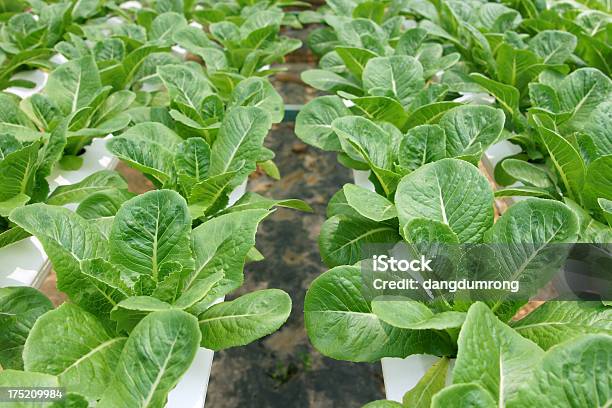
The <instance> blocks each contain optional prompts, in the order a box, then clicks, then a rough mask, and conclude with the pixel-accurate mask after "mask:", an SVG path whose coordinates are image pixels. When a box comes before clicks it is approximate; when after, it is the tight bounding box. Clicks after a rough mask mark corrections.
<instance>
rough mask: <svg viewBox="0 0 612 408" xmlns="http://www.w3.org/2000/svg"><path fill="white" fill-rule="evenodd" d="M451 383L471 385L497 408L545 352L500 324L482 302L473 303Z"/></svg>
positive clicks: (518, 385)
mask: <svg viewBox="0 0 612 408" xmlns="http://www.w3.org/2000/svg"><path fill="white" fill-rule="evenodd" d="M458 345H459V351H458V353H457V362H456V363H455V368H454V369H453V384H461V383H474V384H477V385H480V386H481V387H483V388H484V389H485V390H487V391H488V392H489V393H490V395H491V396H493V400H496V401H499V403H500V405H504V404H507V403H508V401H510V400H512V399H513V398H514V397H515V396H516V394H517V392H518V390H519V388H520V387H521V386H522V385H523V384H524V382H525V379H526V378H528V377H529V375H530V374H531V371H532V370H533V369H534V367H535V366H536V365H537V364H538V361H539V360H540V359H541V358H542V356H543V355H544V352H543V351H542V349H541V348H539V347H538V346H537V345H536V344H535V343H533V342H531V341H530V340H527V339H525V338H523V337H521V336H520V335H519V334H518V333H516V332H515V331H514V330H512V329H511V328H510V327H508V326H506V325H505V324H504V323H502V322H501V321H500V320H499V319H498V318H497V317H495V315H494V314H493V312H491V311H490V310H489V308H488V307H487V306H485V305H484V304H483V303H480V302H479V303H475V304H473V305H472V306H471V307H470V309H469V311H468V314H467V318H466V320H465V323H464V324H463V327H462V329H461V332H460V333H459V340H458Z"/></svg>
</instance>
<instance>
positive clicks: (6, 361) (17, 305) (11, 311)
mask: <svg viewBox="0 0 612 408" xmlns="http://www.w3.org/2000/svg"><path fill="white" fill-rule="evenodd" d="M51 309H53V305H52V304H51V301H50V300H49V299H47V297H46V296H45V295H43V294H42V293H40V292H39V291H38V290H36V289H34V288H29V287H7V288H0V326H2V328H3V329H2V333H0V366H2V368H4V369H5V370H6V369H9V368H13V369H23V360H22V354H23V345H24V343H25V341H26V339H27V337H28V334H29V333H30V329H31V328H32V326H33V325H34V323H35V322H36V320H37V319H38V318H39V317H40V316H41V315H43V314H44V313H45V312H48V311H49V310H51Z"/></svg>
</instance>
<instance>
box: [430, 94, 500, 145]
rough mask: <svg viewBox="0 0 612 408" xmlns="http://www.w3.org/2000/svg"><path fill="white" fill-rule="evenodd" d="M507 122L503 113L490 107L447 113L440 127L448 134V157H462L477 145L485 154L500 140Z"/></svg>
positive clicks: (463, 109) (468, 107)
mask: <svg viewBox="0 0 612 408" xmlns="http://www.w3.org/2000/svg"><path fill="white" fill-rule="evenodd" d="M505 120H506V117H505V115H504V112H503V111H501V110H500V109H495V108H491V107H489V106H475V105H472V106H470V105H465V106H460V107H457V108H454V109H451V110H450V111H448V112H446V113H445V114H444V116H442V118H441V119H440V123H439V125H440V127H442V128H443V129H444V132H445V134H446V155H447V157H456V156H461V155H462V154H465V153H466V152H468V151H469V149H470V148H471V147H472V146H475V145H477V144H480V149H478V151H479V152H484V150H486V149H487V148H488V147H489V146H490V145H492V144H493V143H495V142H496V141H497V140H498V138H499V136H500V135H501V132H502V130H503V128H504V122H505Z"/></svg>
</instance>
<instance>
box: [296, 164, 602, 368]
mask: <svg viewBox="0 0 612 408" xmlns="http://www.w3.org/2000/svg"><path fill="white" fill-rule="evenodd" d="M328 217H329V218H328V220H327V221H326V222H325V224H324V225H323V227H322V229H321V235H320V238H319V247H320V250H321V254H322V257H323V259H324V261H325V263H326V264H327V265H329V266H330V267H334V268H333V269H331V270H329V271H328V272H326V273H324V274H323V275H321V276H320V277H319V278H317V279H316V280H315V281H314V282H313V283H312V285H311V287H310V289H309V290H308V293H307V295H306V301H305V306H304V314H305V323H306V327H307V331H308V334H309V337H310V339H311V341H312V343H313V344H314V345H315V347H317V349H319V351H321V352H322V353H324V354H326V355H328V356H331V357H334V358H339V359H344V360H351V361H373V360H378V359H380V358H382V357H406V356H407V355H410V354H419V353H428V354H435V355H440V356H452V355H454V353H455V352H456V343H455V340H453V338H454V336H453V334H452V330H450V331H449V330H447V329H453V328H458V327H460V326H461V324H462V319H461V317H460V314H459V315H457V314H456V313H457V312H465V311H466V310H465V306H466V304H465V302H461V301H459V302H454V301H452V300H450V301H448V302H434V303H432V304H428V305H426V304H423V303H420V302H417V301H397V302H388V301H385V300H384V299H382V300H380V299H378V300H377V296H379V295H380V294H381V293H378V294H377V293H376V291H374V293H370V292H369V291H363V290H362V283H361V282H362V281H363V279H364V277H363V276H364V275H363V273H362V269H361V268H360V267H359V266H352V265H354V264H355V263H357V262H359V261H361V260H363V259H364V258H365V257H366V256H367V254H366V253H365V252H364V247H365V245H367V244H388V245H391V246H392V245H394V244H396V243H398V242H407V243H408V244H410V245H419V244H423V243H432V242H433V243H444V244H448V245H453V244H487V245H492V246H497V245H498V246H499V248H497V249H496V251H495V257H494V258H495V259H496V260H497V262H499V264H500V265H501V266H500V267H496V268H495V269H494V271H495V274H496V277H495V279H502V280H503V279H506V280H507V279H510V280H518V281H519V282H521V284H529V282H535V281H534V279H536V281H538V282H540V283H541V284H542V285H544V284H546V283H547V279H549V278H550V276H548V275H547V274H545V273H543V265H547V264H549V263H550V264H553V263H554V262H553V261H552V259H551V258H550V254H549V251H547V250H546V248H547V245H549V244H552V243H571V242H576V238H577V234H578V231H579V225H578V218H577V216H576V215H575V214H574V212H573V211H572V210H571V209H570V208H569V207H567V206H566V205H564V204H562V203H559V202H556V201H552V200H544V199H534V198H530V199H528V200H525V201H521V202H519V203H516V204H514V205H513V206H511V207H510V208H509V209H508V210H507V211H506V212H505V213H504V214H503V215H502V216H501V217H500V218H499V219H498V220H497V222H495V223H494V222H493V191H492V189H491V187H490V185H489V184H488V182H487V180H486V178H485V177H484V176H482V175H481V174H480V173H479V172H478V169H477V168H476V167H475V166H473V165H471V164H469V163H466V162H465V161H462V160H457V159H443V160H440V161H437V162H434V163H430V164H426V165H425V166H423V167H421V168H419V169H417V170H415V171H414V172H412V173H410V174H408V175H406V176H404V177H403V178H402V179H401V181H400V182H399V184H398V187H397V191H396V192H395V195H394V197H393V198H392V199H386V198H385V197H383V196H381V195H378V194H376V193H374V192H371V191H369V190H366V189H364V188H360V187H357V186H353V185H350V184H349V185H346V186H345V187H344V189H343V190H341V191H340V192H339V193H338V194H336V196H334V198H333V199H332V200H331V201H330V203H329V207H328ZM535 219H537V222H535V221H534V220H535ZM519 248H520V250H519ZM517 257H518V258H517ZM519 258H520V259H522V260H525V262H524V263H522V261H521V262H519V260H518V259H519ZM498 275H499V276H498ZM424 278H426V276H425V277H424ZM539 279H541V281H539ZM538 287H540V286H538ZM329 293H336V294H342V296H336V297H330V296H327V295H326V294H329ZM506 297H507V294H506V295H501V297H500V298H499V299H498V300H497V301H495V302H493V303H492V304H491V305H490V306H491V308H492V311H493V312H495V313H496V314H497V315H498V316H499V317H500V318H501V319H502V320H503V321H506V322H508V321H509V320H510V319H511V318H512V316H513V315H514V313H515V311H516V310H517V309H518V308H519V307H520V306H521V305H522V304H523V303H524V302H525V300H522V301H521V300H518V299H505V298H506ZM504 299H505V300H504ZM468 304H469V303H468ZM560 304H561V305H562V304H563V303H560ZM568 305H571V303H568ZM379 306H380V307H379ZM568 307H571V306H568ZM545 319H546V317H544V318H543V321H541V322H540V323H541V325H542V326H543V327H544V326H547V322H546V321H545ZM430 320H431V321H430ZM553 326H554V325H553V324H551V325H550V326H549V329H550V330H551V333H550V337H549V338H548V340H547V341H553V342H555V343H556V342H560V341H562V340H564V339H566V338H568V337H569V336H571V330H570V331H569V332H566V331H565V330H560V331H559V332H555V330H556V329H554V328H553ZM593 326H595V325H593ZM605 327H607V326H605ZM585 330H587V329H586V328H585ZM607 330H609V327H607ZM542 337H545V336H542ZM551 338H552V340H551ZM338 339H342V341H339V340H338ZM424 339H426V340H424ZM534 341H536V342H537V341H539V340H537V339H535V340H534ZM549 344H550V343H549Z"/></svg>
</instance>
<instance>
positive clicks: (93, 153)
mask: <svg viewBox="0 0 612 408" xmlns="http://www.w3.org/2000/svg"><path fill="white" fill-rule="evenodd" d="M53 59H54V60H55V62H57V63H59V64H61V63H64V62H66V59H65V58H63V57H61V56H55V57H54V58H53ZM48 76H49V75H48V74H47V73H46V72H44V71H42V70H32V71H23V72H20V73H18V74H16V75H15V76H14V77H13V78H14V79H27V80H29V81H32V82H34V83H35V84H36V86H35V87H33V88H21V87H10V88H7V89H6V90H5V91H4V92H8V93H13V94H15V95H17V96H19V97H21V98H27V97H29V96H31V95H33V94H35V93H38V92H40V91H41V90H42V89H43V88H44V86H45V84H46V82H47V78H48ZM111 137H112V136H111V135H109V136H107V137H105V138H96V139H94V140H93V141H92V143H91V144H90V145H88V146H86V147H85V153H83V155H82V156H81V157H82V158H83V164H82V166H81V167H80V168H79V169H78V170H76V171H68V170H61V169H59V168H58V167H56V168H55V169H54V170H53V171H52V173H51V175H50V176H49V177H48V178H47V181H48V182H49V187H50V190H51V191H53V190H54V189H55V188H57V187H58V186H63V185H67V184H74V183H77V182H79V181H81V180H83V179H84V178H86V177H87V176H89V175H91V174H93V173H95V172H97V171H100V170H112V169H114V168H115V167H116V166H117V163H118V159H117V158H116V157H115V156H113V155H112V154H111V153H110V152H109V151H108V150H107V149H106V142H107V141H108V139H110V138H111ZM246 186H247V181H245V182H244V183H242V184H241V185H240V186H238V187H237V188H236V189H235V190H234V191H232V193H231V194H230V197H229V204H228V205H232V204H234V203H235V202H236V201H238V200H239V199H240V198H241V197H242V196H243V195H244V194H245V192H246ZM69 207H70V208H71V209H74V206H73V205H72V206H69ZM50 270H51V263H50V261H49V257H48V256H47V254H46V253H45V251H44V249H43V247H42V244H41V243H40V241H39V240H38V239H36V238H35V237H29V238H26V239H23V240H21V241H18V242H15V243H12V244H10V245H7V246H5V247H3V248H0V287H6V286H31V287H35V288H39V287H40V285H41V284H42V283H43V282H44V280H45V278H46V277H47V275H48V274H49V272H50ZM221 301H223V298H221V299H218V302H221ZM213 355H214V352H213V351H212V350H209V349H206V348H204V347H201V348H200V349H199V350H198V351H197V353H196V356H195V358H194V361H193V363H192V364H191V366H190V368H189V369H188V370H187V372H186V373H185V375H184V376H183V377H182V378H181V380H180V381H179V383H178V384H177V386H176V387H175V389H174V390H172V391H171V392H170V394H168V403H167V404H166V408H204V404H205V400H206V392H207V388H208V381H209V378H210V371H211V368H212V360H213Z"/></svg>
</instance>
